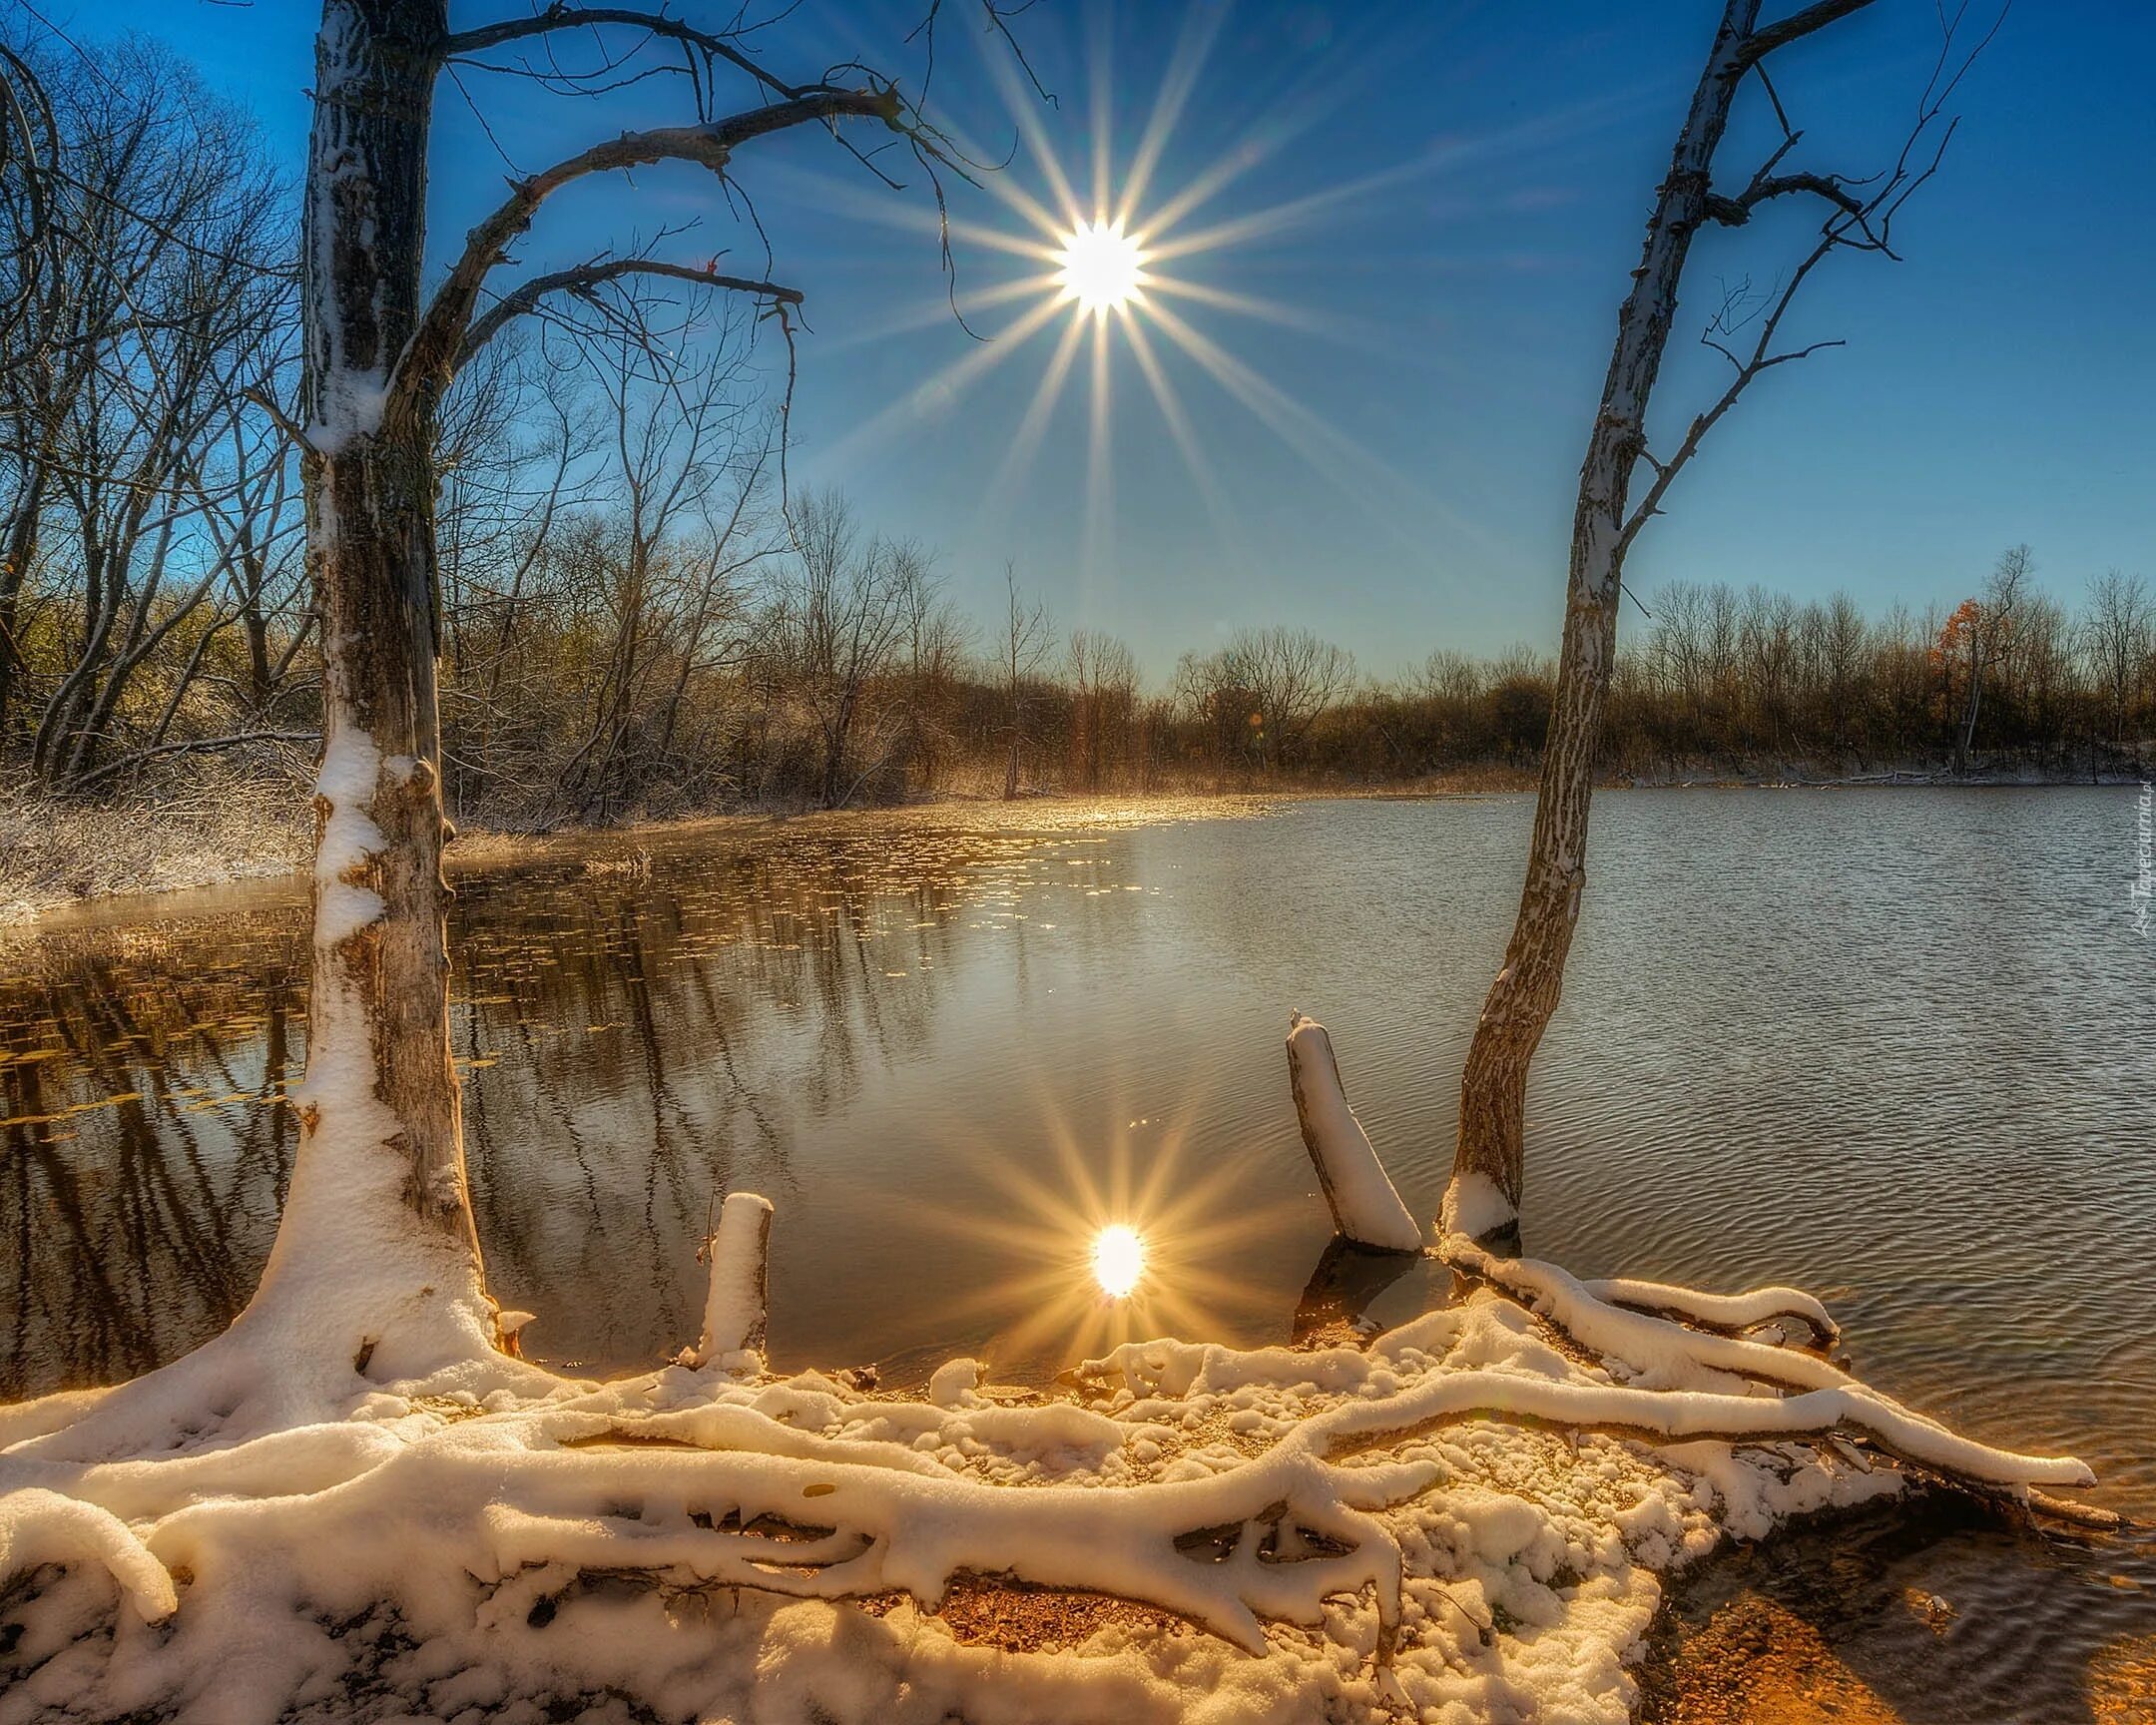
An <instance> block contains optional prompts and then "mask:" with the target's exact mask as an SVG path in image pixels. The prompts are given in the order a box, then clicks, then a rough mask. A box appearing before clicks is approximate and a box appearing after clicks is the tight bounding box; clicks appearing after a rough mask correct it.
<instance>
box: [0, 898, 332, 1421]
mask: <svg viewBox="0 0 2156 1725" xmlns="http://www.w3.org/2000/svg"><path fill="white" fill-rule="evenodd" d="M201 933H202V931H201V930H200V929H194V930H187V929H183V930H170V931H165V932H164V933H163V934H162V935H161V936H153V935H151V934H149V933H148V932H147V931H144V930H115V931H99V932H91V933H79V934H69V935H64V936H54V937H48V938H47V939H45V940H42V941H38V942H35V943H33V944H31V945H29V946H27V947H24V948H19V949H18V951H17V953H16V954H15V956H17V957H19V958H22V957H26V958H27V959H28V963H29V968H28V969H27V971H26V972H25V973H23V974H18V975H14V976H11V977H9V978H7V979H6V980H5V981H0V1035H4V1037H5V1043H6V1047H5V1052H6V1055H7V1059H6V1063H5V1064H4V1065H0V1100H4V1103H5V1117H6V1119H7V1121H8V1124H7V1126H6V1127H5V1128H4V1131H0V1143H4V1148H5V1152H6V1161H7V1173H6V1177H5V1179H4V1180H0V1237H5V1238H7V1239H8V1240H9V1241H10V1242H11V1243H12V1244H13V1246H14V1248H15V1250H14V1253H13V1269H12V1274H11V1275H10V1276H9V1278H8V1286H9V1299H8V1308H9V1310H8V1317H7V1321H6V1324H5V1326H4V1329H0V1396H12V1395H20V1394H25V1393H29V1392H33V1391H37V1390H43V1389H50V1388H55V1387H58V1386H60V1385H62V1384H81V1383H96V1382H101V1381H105V1380H109V1379H113V1378H117V1377H122V1376H125V1375H127V1374H129V1373H133V1372H139V1371H142V1370H144V1369H145V1368H147V1367H149V1366H152V1365H155V1364H157V1363H158V1362H159V1361H161V1360H165V1359H169V1358H171V1357H172V1356H173V1355H174V1354H176V1353H179V1352H181V1351H183V1350H185V1349H186V1348H189V1347H192V1346H193V1345H194V1344H196V1343H197V1342H199V1341H201V1340H203V1339H204V1338H205V1337H207V1336H209V1335H211V1334H214V1333H215V1332H216V1331H217V1330H218V1329H220V1328H222V1327H223V1326H224V1325H225V1324H227V1323H229V1322H230V1321H231V1319H232V1317H233V1315H234V1314H235V1313H236V1312H237V1311H238V1310H239V1309H240V1307H241V1305H242V1304H244V1303H245V1301H246V1299H247V1296H248V1293H249V1292H250V1291H251V1290H252V1288H253V1286H254V1283H255V1279H256V1277H257V1275H258V1274H259V1273H260V1271H261V1267H262V1263H263V1260H264V1258H265V1257H266V1256H267V1254H268V1252H269V1240H270V1237H271V1235H272V1233H273V1232H274V1227H275V1220H276V1209H277V1205H278V1202H279V1200H280V1199H281V1197H282V1194H283V1188H284V1182H285V1179H286V1178H287V1177H288V1175H289V1173H290V1168H291V1151H292V1142H293V1130H292V1122H291V1121H290V1120H289V1119H288V1118H287V1115H286V1110H285V1109H284V1108H283V1107H282V1106H281V1105H280V1104H279V1102H278V1101H277V1098H278V1096H279V1095H280V1093H281V1091H282V1088H283V1085H284V1082H285V1080H286V1078H287V1076H288V1075H291V1074H295V1073H296V1070H297V1065H296V1062H297V1060H298V1056H299V1050H298V1048H297V1046H296V1044H297V1043H298V1042H299V1041H300V1040H301V1039H302V1038H301V1037H300V1036H299V1035H298V1034H297V1033H296V1031H295V1027H294V1021H295V1020H298V1019H299V1018H300V1015H299V1014H296V1013H295V1012H293V1010H292V1008H291V1004H290V1003H291V1001H292V999H293V998H294V997H295V993H296V989H297V987H298V982H299V976H298V972H297V970H296V969H295V965H296V963H297V961H298V957H299V954H300V951H301V950H302V947H301V945H300V942H299V940H298V938H297V935H296V919H295V918H292V917H286V916H270V917H254V918H231V919H228V920H227V922H226V923H225V924H223V925H222V926H221V928H220V932H219V935H218V938H217V939H216V940H215V941H214V942H210V941H200V939H199V936H200V934H201ZM302 1021H303V1020H302Z"/></svg>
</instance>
